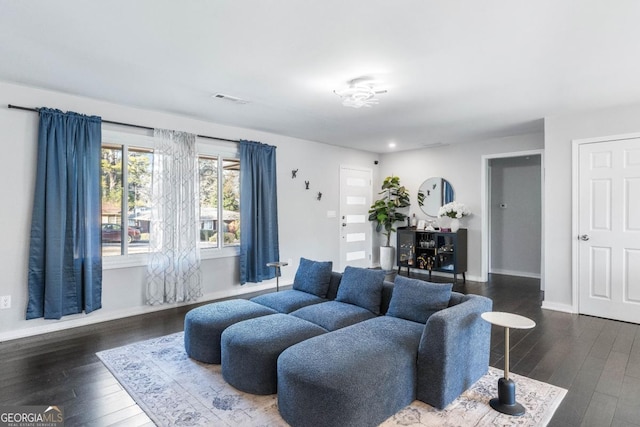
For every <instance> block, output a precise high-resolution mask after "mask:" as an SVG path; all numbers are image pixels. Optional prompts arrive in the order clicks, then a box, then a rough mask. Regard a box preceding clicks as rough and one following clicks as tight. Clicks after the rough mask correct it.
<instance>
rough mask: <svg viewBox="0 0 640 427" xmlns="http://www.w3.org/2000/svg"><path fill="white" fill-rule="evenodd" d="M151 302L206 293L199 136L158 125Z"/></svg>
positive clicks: (192, 297) (189, 298) (156, 134)
mask: <svg viewBox="0 0 640 427" xmlns="http://www.w3.org/2000/svg"><path fill="white" fill-rule="evenodd" d="M154 136H155V137H156V139H158V140H159V146H158V148H156V149H155V150H154V153H153V185H152V197H151V200H152V207H151V210H152V211H151V233H150V242H149V243H150V250H151V254H150V258H149V265H148V277H147V304H151V305H157V304H164V303H174V302H182V301H195V300H196V299H197V298H198V297H200V296H202V285H201V283H200V250H199V248H198V238H199V236H198V233H199V227H198V223H199V221H198V197H199V196H198V157H197V155H196V136H195V135H194V134H190V133H186V132H177V131H171V130H164V129H155V130H154Z"/></svg>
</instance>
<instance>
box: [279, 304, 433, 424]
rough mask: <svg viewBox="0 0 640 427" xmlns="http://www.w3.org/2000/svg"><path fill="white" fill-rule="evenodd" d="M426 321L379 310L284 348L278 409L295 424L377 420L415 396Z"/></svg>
mask: <svg viewBox="0 0 640 427" xmlns="http://www.w3.org/2000/svg"><path fill="white" fill-rule="evenodd" d="M269 317H271V316H269ZM424 327H425V326H424V325H423V324H421V323H416V322H412V321H409V320H404V319H398V318H395V317H390V316H380V317H376V318H375V319H371V320H366V321H364V322H361V323H357V324H355V325H352V326H347V327H346V328H342V329H339V330H337V331H333V332H330V333H327V334H324V335H322V336H318V337H314V338H311V339H309V340H306V341H304V342H301V343H299V344H297V345H294V346H292V347H290V348H288V349H286V350H285V351H283V352H282V354H281V355H280V358H279V359H278V410H279V411H280V415H282V418H284V420H285V421H286V422H287V423H289V424H290V425H292V426H296V427H334V426H349V427H370V426H377V425H379V424H380V423H382V422H383V421H384V420H386V419H387V418H389V417H390V416H392V415H393V414H395V413H396V412H398V411H399V410H401V409H402V408H404V407H405V406H407V405H408V404H410V403H411V402H412V401H413V400H415V398H416V369H417V368H416V359H417V355H418V346H419V344H420V338H421V336H422V332H423V330H424Z"/></svg>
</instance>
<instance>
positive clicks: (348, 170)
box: [340, 166, 372, 271]
mask: <svg viewBox="0 0 640 427" xmlns="http://www.w3.org/2000/svg"><path fill="white" fill-rule="evenodd" d="M369 207H371V169H358V168H352V167H348V166H341V167H340V271H344V268H345V267H346V266H347V265H350V266H352V267H369V266H371V227H372V226H371V223H370V222H369V220H368V217H369V214H368V212H369Z"/></svg>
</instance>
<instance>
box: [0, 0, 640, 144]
mask: <svg viewBox="0 0 640 427" xmlns="http://www.w3.org/2000/svg"><path fill="white" fill-rule="evenodd" d="M639 22H640V1H637V0H609V1H605V0H597V1H596V0H482V1H473V0H466V1H463V0H415V1H407V0H405V1H403V0H395V1H392V0H342V1H337V0H270V1H267V0H250V1H242V0H217V1H214V0H201V1H195V0H190V1H170V0H163V1H158V0H135V1H130V0H115V1H114V0H110V1H87V0H64V1H63V0H58V1H52V0H22V1H18V0H0V80H4V81H7V82H15V83H20V84H25V85H29V86H35V87H42V88H47V89H53V90H57V91H62V92H66V93H71V94H77V95H83V96H88V97H92V98H97V99H103V100H107V101H111V102H114V103H119V104H126V105H132V106H137V107H142V108H148V109H153V110H158V111H165V112H171V113H177V114H181V115H186V116H190V117H196V118H200V119H205V120H209V121H212V122H216V123H222V124H228V125H234V126H241V127H246V128H251V129H257V130H263V131H268V132H274V133H278V134H282V135H288V136H293V137H299V138H304V139H308V140H312V141H319V142H323V143H327V144H333V145H341V146H347V147H353V148H357V149H362V150H367V151H372V152H379V153H384V152H389V151H392V150H391V149H390V148H388V143H389V142H391V141H394V142H396V144H397V147H396V148H395V150H405V149H411V148H419V147H423V146H428V145H431V144H438V143H443V144H452V143H461V142H472V141H477V140H483V139H487V138H492V137H499V136H508V135H515V134H521V133H527V132H531V131H541V130H542V126H543V122H542V118H543V117H545V116H550V115H556V114H562V113H566V112H571V111H576V110H588V109H593V108H601V107H609V106H614V105H625V104H631V103H638V102H640V25H639ZM360 76H371V77H373V78H375V79H376V80H377V81H378V82H380V86H379V87H380V88H382V89H387V90H388V93H386V94H383V95H379V99H380V103H379V105H377V106H374V107H371V108H360V109H354V108H348V107H344V106H342V104H341V102H340V98H338V96H336V95H335V94H334V93H333V90H334V89H340V88H343V87H344V86H345V84H346V82H347V81H348V80H351V79H353V78H356V77H360ZM219 92H220V93H224V94H228V95H231V96H235V97H239V98H243V99H246V100H248V101H250V103H249V104H246V105H237V104H233V103H229V102H226V101H220V100H216V99H213V98H211V95H212V94H215V93H219ZM29 107H34V106H29ZM51 107H55V106H51ZM83 113H86V114H91V112H90V111H87V112H83ZM105 119H109V118H108V117H105Z"/></svg>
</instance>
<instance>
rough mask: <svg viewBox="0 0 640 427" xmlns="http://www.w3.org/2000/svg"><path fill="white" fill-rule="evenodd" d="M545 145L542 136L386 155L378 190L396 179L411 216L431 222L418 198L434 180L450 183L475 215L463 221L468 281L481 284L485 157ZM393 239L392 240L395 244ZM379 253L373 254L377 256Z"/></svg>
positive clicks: (456, 196)
mask: <svg viewBox="0 0 640 427" xmlns="http://www.w3.org/2000/svg"><path fill="white" fill-rule="evenodd" d="M543 145H544V141H543V135H542V134H541V133H535V134H527V135H518V136H513V137H508V138H498V139H491V140H487V141H479V142H474V143H469V144H454V145H449V146H441V147H435V148H430V149H422V150H412V151H405V152H400V153H391V154H384V155H382V156H381V158H380V165H379V176H380V179H379V180H378V185H377V187H374V191H375V190H376V188H379V187H380V184H381V181H382V179H383V178H384V177H386V176H388V175H392V174H393V175H397V176H399V177H400V182H401V183H402V184H403V185H405V186H407V187H408V189H409V191H410V194H411V203H412V205H411V207H410V209H409V213H410V214H413V213H415V214H416V217H418V219H429V218H428V217H427V216H426V215H425V214H424V213H422V211H421V210H420V207H419V206H418V203H417V200H416V195H417V193H418V189H419V188H420V184H422V182H423V181H424V180H426V179H428V178H431V177H442V178H445V179H447V180H448V181H449V182H450V183H451V185H452V186H453V189H454V191H455V199H456V200H457V201H459V202H462V203H464V204H465V205H467V207H468V208H469V209H471V212H472V213H473V215H471V216H470V217H465V218H463V219H462V221H461V222H462V227H463V228H467V229H468V271H467V278H468V279H470V280H474V281H480V280H481V278H482V275H481V262H482V257H481V254H482V251H481V247H482V241H481V227H482V218H481V207H482V200H481V175H482V168H483V167H484V165H483V161H482V156H483V155H489V154H500V153H513V152H518V151H527V150H537V149H541V148H542V147H543ZM393 239H394V238H392V240H393ZM376 251H377V250H374V252H376Z"/></svg>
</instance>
